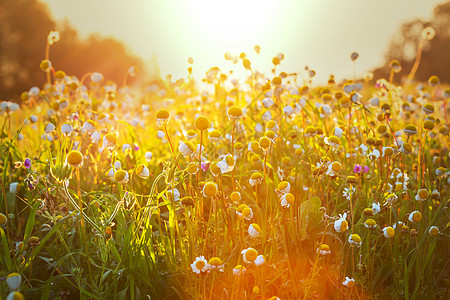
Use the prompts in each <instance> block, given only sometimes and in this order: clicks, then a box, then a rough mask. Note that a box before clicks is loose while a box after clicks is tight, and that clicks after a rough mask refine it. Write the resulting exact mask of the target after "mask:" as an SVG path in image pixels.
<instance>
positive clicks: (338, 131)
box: [334, 127, 344, 138]
mask: <svg viewBox="0 0 450 300" xmlns="http://www.w3.org/2000/svg"><path fill="white" fill-rule="evenodd" d="M343 132H344V130H342V129H341V128H339V127H334V135H335V136H336V137H337V138H341V137H342V133H343Z"/></svg>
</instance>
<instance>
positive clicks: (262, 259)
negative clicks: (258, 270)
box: [254, 254, 266, 267]
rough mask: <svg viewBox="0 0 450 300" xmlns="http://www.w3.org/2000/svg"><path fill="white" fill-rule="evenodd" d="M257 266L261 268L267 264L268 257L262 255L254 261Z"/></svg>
mask: <svg viewBox="0 0 450 300" xmlns="http://www.w3.org/2000/svg"><path fill="white" fill-rule="evenodd" d="M254 263H255V266H257V267H259V266H261V265H263V264H265V263H266V257H265V256H264V255H262V254H260V255H258V256H257V257H256V259H255V261H254Z"/></svg>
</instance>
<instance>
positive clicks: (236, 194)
mask: <svg viewBox="0 0 450 300" xmlns="http://www.w3.org/2000/svg"><path fill="white" fill-rule="evenodd" d="M230 199H231V200H232V201H234V202H238V201H239V200H241V194H240V193H239V192H232V193H231V195H230ZM241 205H242V204H241ZM244 205H245V204H244Z"/></svg>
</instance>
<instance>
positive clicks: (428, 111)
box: [422, 103, 434, 115]
mask: <svg viewBox="0 0 450 300" xmlns="http://www.w3.org/2000/svg"><path fill="white" fill-rule="evenodd" d="M422 111H423V112H424V113H425V114H426V115H431V114H432V113H434V106H433V104H431V103H427V104H425V105H424V106H422Z"/></svg>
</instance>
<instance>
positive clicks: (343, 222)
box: [334, 213, 348, 233]
mask: <svg viewBox="0 0 450 300" xmlns="http://www.w3.org/2000/svg"><path fill="white" fill-rule="evenodd" d="M347 228H348V222H347V213H344V214H343V215H341V214H340V215H339V219H338V220H337V221H335V222H334V229H335V230H336V231H337V232H339V233H341V232H345V231H347Z"/></svg>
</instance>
